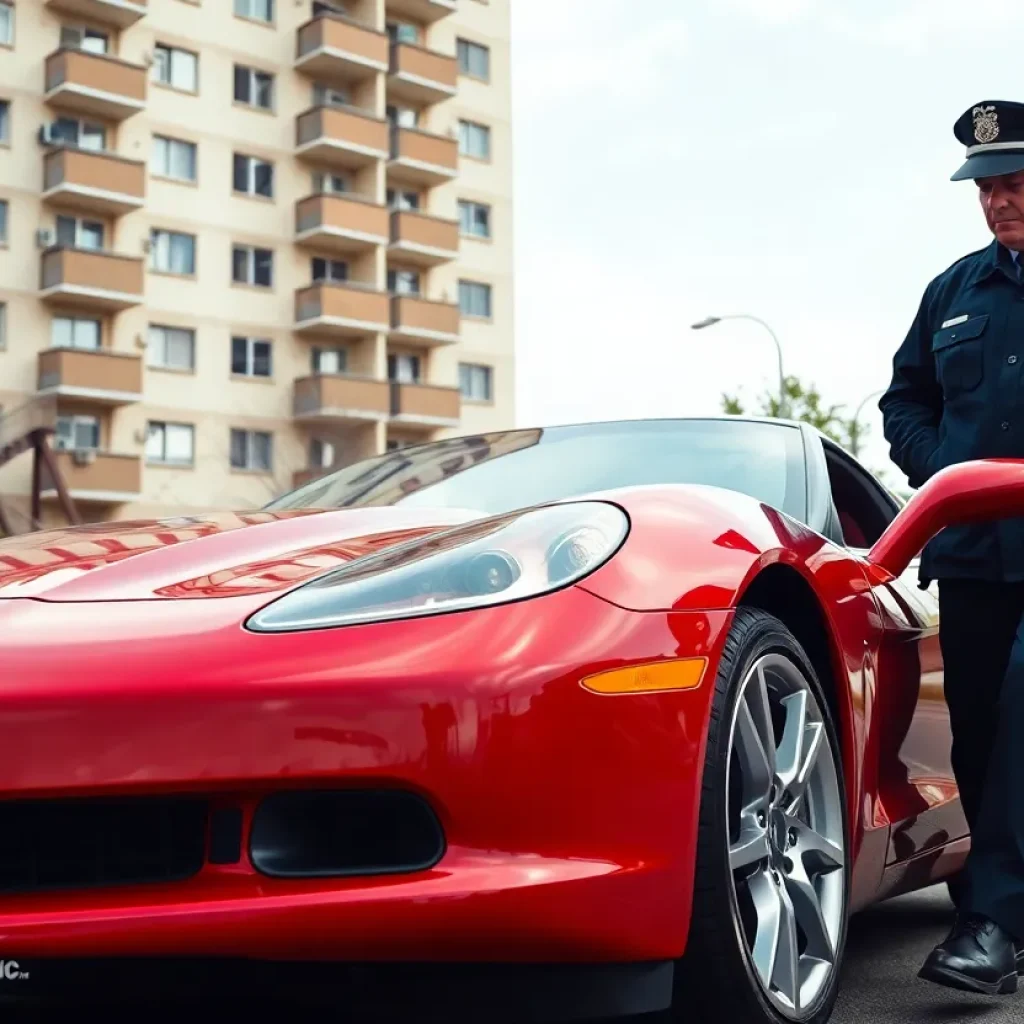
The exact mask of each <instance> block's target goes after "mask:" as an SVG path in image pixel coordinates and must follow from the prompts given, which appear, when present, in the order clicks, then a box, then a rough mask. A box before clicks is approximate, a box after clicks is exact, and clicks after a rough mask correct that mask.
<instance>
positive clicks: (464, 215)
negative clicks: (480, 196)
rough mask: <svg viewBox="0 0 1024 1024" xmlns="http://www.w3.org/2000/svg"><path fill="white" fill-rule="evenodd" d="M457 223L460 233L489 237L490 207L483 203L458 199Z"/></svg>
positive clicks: (476, 236)
mask: <svg viewBox="0 0 1024 1024" xmlns="http://www.w3.org/2000/svg"><path fill="white" fill-rule="evenodd" d="M459 225H460V229H461V231H462V233H463V234H464V235H469V236H470V237H471V238H490V237H491V208H490V207H489V206H487V205H485V204H484V203H473V202H470V201H469V200H466V199H460V200H459Z"/></svg>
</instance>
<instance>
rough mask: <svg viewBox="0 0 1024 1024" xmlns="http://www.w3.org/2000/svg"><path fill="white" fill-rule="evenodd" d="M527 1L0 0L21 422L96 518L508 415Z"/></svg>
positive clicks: (26, 462) (4, 174) (12, 355)
mask: <svg viewBox="0 0 1024 1024" xmlns="http://www.w3.org/2000/svg"><path fill="white" fill-rule="evenodd" d="M509 2H510V0H347V2H344V3H340V2H339V3H330V4H327V3H320V2H315V0H287V2H286V0H14V2H13V3H12V2H11V0H0V405H2V407H3V412H4V413H5V414H7V418H6V426H4V427H3V431H4V434H5V436H4V437H0V447H2V445H3V443H5V442H9V441H11V440H13V439H14V435H15V434H17V433H20V431H21V426H20V425H19V424H21V423H22V422H23V421H26V420H27V419H33V420H34V419H40V417H41V420H40V421H41V422H42V421H45V420H46V419H47V417H51V418H52V424H51V425H52V426H53V428H54V430H55V434H54V436H53V439H52V444H53V446H54V448H56V449H57V454H56V458H57V462H58V464H59V465H60V468H61V471H62V475H63V477H64V479H65V481H66V484H67V487H68V488H69V490H70V493H71V496H72V497H73V499H74V501H75V504H76V507H77V509H78V511H79V513H80V515H81V517H82V519H83V520H86V521H95V520H104V519H111V518H124V517H130V518H134V517H138V516H150V515H175V514H188V513H193V512H198V511H202V510H206V509H213V508H250V507H254V506H258V505H261V504H263V503H265V502H266V501H268V500H269V499H270V498H271V497H273V496H275V495H277V494H280V493H282V492H283V491H285V490H288V489H290V488H291V487H292V486H293V484H294V483H298V482H302V481H304V480H306V479H309V478H310V477H312V476H316V475H319V474H321V473H323V472H325V471H326V469H327V468H328V467H331V466H337V465H345V464H348V463H351V462H353V461H355V460H357V459H360V458H363V457H366V456H369V455H373V454H376V453H381V452H384V451H387V450H389V449H394V448H398V447H401V446H403V445H406V444H410V443H416V442H419V441H422V440H427V439H431V438H437V437H446V436H452V435H456V434H463V433H468V432H475V431H478V430H492V429H493V430H500V429H506V428H509V427H512V426H513V425H514V338H513V327H514V325H513V318H512V309H513V275H512V259H513V257H512V252H513V248H512V246H513V240H512V152H511V147H512V137H511V86H510V72H509ZM26 403H29V404H28V405H26ZM0 422H3V421H0ZM31 488H32V456H31V455H30V454H26V453H22V454H20V455H17V456H15V457H13V458H9V459H8V461H7V462H6V464H5V465H3V466H2V467H0V501H3V503H4V505H5V506H6V507H8V508H11V507H15V508H16V509H17V515H18V516H19V517H20V518H21V520H22V521H24V517H25V515H26V510H27V509H28V508H29V504H28V495H29V493H30V491H31ZM47 488H48V485H47V483H46V481H45V480H44V487H43V491H42V508H43V516H42V520H43V523H44V524H46V523H49V522H59V521H62V514H61V512H60V508H59V506H58V505H57V503H56V501H55V500H54V492H53V489H52V487H51V488H49V489H47Z"/></svg>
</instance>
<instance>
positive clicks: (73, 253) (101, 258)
mask: <svg viewBox="0 0 1024 1024" xmlns="http://www.w3.org/2000/svg"><path fill="white" fill-rule="evenodd" d="M40 278H41V280H40V286H39V287H40V298H41V299H43V300H44V301H49V302H57V303H60V304H62V305H75V306H78V307H79V308H82V309H94V310H106V311H108V312H116V311H117V310H121V309H128V308H129V307H130V306H138V305H140V304H141V303H142V298H143V293H144V279H145V272H144V268H143V263H142V258H141V257H134V256H120V255H118V254H116V253H112V252H102V251H99V250H94V249H72V248H69V247H67V246H57V247H56V248H53V249H47V250H46V251H45V252H44V253H43V256H42V266H41V274H40Z"/></svg>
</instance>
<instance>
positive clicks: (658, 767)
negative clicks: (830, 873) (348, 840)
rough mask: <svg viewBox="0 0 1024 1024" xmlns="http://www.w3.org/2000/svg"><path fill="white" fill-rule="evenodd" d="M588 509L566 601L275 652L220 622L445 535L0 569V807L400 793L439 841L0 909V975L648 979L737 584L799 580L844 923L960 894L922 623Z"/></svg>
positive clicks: (79, 544) (671, 950)
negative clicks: (329, 869)
mask: <svg viewBox="0 0 1024 1024" xmlns="http://www.w3.org/2000/svg"><path fill="white" fill-rule="evenodd" d="M606 500H610V499H606ZM614 501H615V502H616V503H618V504H620V505H621V507H623V508H624V509H625V510H626V511H627V512H628V515H629V517H630V521H631V529H630V533H629V536H628V538H627V540H626V542H625V544H624V545H623V547H622V549H621V550H620V551H619V552H618V554H617V555H616V556H615V557H614V558H613V559H612V560H611V561H610V562H608V563H607V564H606V565H605V566H603V567H602V568H601V569H599V570H598V571H597V572H595V573H593V574H592V575H590V576H589V577H587V578H586V579H585V580H583V581H582V582H581V583H579V584H577V585H575V586H571V587H568V588H566V589H563V590H561V591H558V592H555V593H552V594H548V595H546V596H543V597H540V598H537V599H534V600H527V601H520V602H517V603H512V604H507V605H499V606H496V607H492V608H487V609H481V610H476V611H466V612H459V613H454V614H446V615H438V616H432V617H424V618H418V619H410V620H405V621H397V622H389V623H382V624H376V625H360V626H350V627H345V628H339V629H324V630H316V631H308V632H298V633H284V634H276V635H268V634H254V633H252V632H249V631H247V630H246V629H244V628H243V625H242V623H243V622H244V621H245V619H246V618H247V617H248V616H249V615H250V614H251V613H252V612H254V611H255V610H257V609H258V608H260V607H262V606H263V605H265V604H266V603H268V601H270V600H271V599H273V598H275V597H276V596H278V595H279V593H280V592H281V591H283V590H285V589H287V588H289V587H292V586H295V585H296V584H297V583H299V582H301V581H302V580H304V579H307V578H311V577H312V576H313V575H315V574H317V573H319V572H322V571H323V570H324V568H325V567H330V566H332V565H337V564H342V563H343V562H344V561H346V560H348V559H351V558H353V557H356V556H358V555H359V554H362V553H366V552H369V551H373V550H379V549H380V548H381V547H383V546H387V545H389V544H392V543H395V542H396V541H397V540H401V539H405V538H409V537H414V536H419V535H422V534H423V533H425V532H429V531H431V530H436V529H442V528H445V527H448V526H452V525H455V524H457V523H459V522H463V521H466V519H467V518H469V516H470V515H471V514H470V513H463V512H459V511H448V512H445V511H438V510H427V511H423V510H419V511H417V510H406V511H403V510H401V509H396V508H364V509H357V510H349V511H341V512H316V513H299V514H283V515H273V514H267V513H254V514H252V515H249V516H240V517H211V518H208V519H200V520H196V521H191V522H186V523H178V524H172V525H168V524H167V523H136V524H120V525H111V526H110V527H109V528H106V529H100V528H96V527H84V528H80V529H68V530H63V531H52V532H50V533H41V534H35V535H32V536H30V537H27V538H19V539H17V540H15V541H11V542H5V543H3V544H0V565H3V566H4V569H3V570H2V571H0V636H2V638H3V639H2V640H0V656H2V665H3V672H2V674H0V791H2V792H3V794H4V796H5V797H8V798H9V797H11V796H18V797H29V796H31V797H39V796H44V795H45V796H70V795H76V796H84V795H97V794H131V793H153V794H155V793H165V792H175V793H189V792H202V793H207V794H210V795H212V796H213V797H214V798H215V800H216V801H218V802H220V803H224V804H237V805H239V806H241V807H242V808H243V812H244V815H245V820H246V821H248V820H249V819H250V817H251V814H252V810H253V807H254V806H255V804H256V802H257V801H258V799H259V798H260V797H262V796H264V795H266V794H268V793H270V792H275V791H280V790H282V789H288V788H299V787H318V786H331V785H334V786H337V785H343V786H350V787H352V786H360V785H363V784H366V783H374V784H378V785H383V786H395V787H401V788H404V789H409V790H412V791H415V792H418V793H420V794H422V795H424V796H425V797H426V798H427V799H428V800H429V801H430V802H431V804H432V806H433V807H434V809H435V810H436V812H437V813H438V815H439V817H440V820H441V822H442V825H443V828H444V832H445V836H446V841H447V848H446V851H445V854H444V856H443V858H442V859H441V860H440V862H439V863H438V864H437V865H436V866H435V867H433V868H431V869H429V870H426V871H422V872H418V873H414V874H411V875H396V876H385V877H375V878H369V879H368V878H349V879H332V880H324V879H311V880H302V881H296V880H287V879H278V878H269V877H267V876H265V875H261V874H259V873H257V872H256V871H255V870H254V869H253V867H252V865H251V863H250V862H249V861H248V859H247V856H246V855H245V853H244V852H243V856H242V859H241V861H240V862H239V863H237V864H231V865H219V866H218V865H212V864H207V865H205V866H204V868H203V869H202V871H201V872H200V873H199V874H198V875H197V876H195V877H194V878H192V879H190V880H187V881H183V882H179V883H174V884H173V885H167V886H155V887H154V886H140V887H135V888H116V889H97V890H95V891H76V892H72V893H66V892H62V893H32V894H28V895H18V896H3V895H0V948H3V949H5V950H7V949H10V950H12V951H13V950H16V951H17V953H18V955H20V956H23V957H29V956H67V957H71V956H80V955H83V954H84V953H85V952H86V951H87V952H88V955H90V956H123V955H138V954H153V955H173V954H181V953H186V952H187V953H188V954H189V955H211V956H213V955H218V956H230V955H238V956H251V957H267V958H274V959H289V958H295V959H304V958H309V957H316V958H320V959H323V958H328V959H332V958H337V959H358V960H365V959H373V960H405V959H426V958H429V959H431V960H451V961H504V962H517V961H538V960H543V961H573V962H601V961H646V960H649V961H659V960H668V959H672V958H676V957H678V956H680V955H681V954H682V953H684V951H685V949H686V944H687V938H688V933H689V913H690V903H691V894H692V889H693V883H694V878H693V872H694V863H695V836H696V824H697V817H698V812H699V800H700V790H701V784H702V771H703V759H704V749H705V742H706V735H707V725H708V711H709V707H710V703H711V699H712V696H713V689H714V684H715V676H716V672H717V666H718V661H719V657H720V654H721V650H722V645H723V643H724V640H725V637H726V634H727V632H728V628H729V625H730V622H731V620H732V616H733V614H734V610H735V607H736V605H737V603H738V602H739V601H741V600H742V599H743V597H744V595H745V593H746V592H747V591H748V589H749V588H750V587H751V586H752V585H753V584H754V583H755V581H756V580H758V579H761V578H762V574H764V573H780V572H783V573H786V574H788V576H787V578H788V579H790V580H799V581H802V582H801V585H802V586H804V587H806V588H807V592H808V593H809V594H810V595H812V596H813V598H814V600H815V601H816V602H817V605H818V607H819V609H820V612H821V617H822V622H823V624H824V626H825V629H826V633H827V656H828V660H829V668H830V670H831V671H830V675H831V677H832V680H831V684H832V685H834V687H835V692H836V707H837V709H838V722H837V727H838V729H839V730H840V733H841V739H842V746H843V754H844V762H845V772H846V784H847V795H848V806H849V818H850V830H851V833H850V834H851V842H852V851H851V852H852V855H853V858H854V867H853V892H852V902H853V906H854V908H857V907H861V906H864V905H865V904H867V903H869V902H871V901H872V900H874V899H876V898H877V897H878V896H879V894H887V893H890V892H894V891H898V890H899V889H900V888H906V887H910V886H912V885H917V884H925V883H926V882H927V881H929V880H931V879H932V878H936V877H941V875H942V874H943V873H944V872H946V871H949V870H951V869H952V868H955V867H956V866H958V863H959V860H960V859H962V856H963V852H964V848H963V843H962V840H963V839H964V836H965V834H966V828H965V826H964V825H963V823H962V814H961V813H960V812H959V801H958V799H957V798H956V793H955V785H954V784H953V782H952V774H951V770H950V767H949V759H948V741H949V736H948V718H946V717H945V708H944V705H943V704H941V699H940V698H941V687H939V689H938V690H937V689H936V686H935V680H936V678H938V677H939V676H940V675H941V658H938V653H937V641H936V639H935V631H934V628H933V627H934V608H933V607H932V606H931V605H929V601H930V600H931V598H930V597H929V595H920V594H916V595H915V593H914V592H913V590H912V588H911V587H910V586H909V584H908V581H907V580H906V579H904V580H900V579H898V578H895V577H892V576H889V577H887V578H885V579H884V581H881V582H880V580H879V577H878V576H877V574H875V573H874V572H873V571H872V570H871V567H870V566H869V564H868V563H867V562H866V561H865V559H864V558H862V557H860V556H859V555H856V554H853V553H850V552H848V551H844V550H842V549H840V548H838V547H836V546H834V545H832V544H831V543H829V542H828V541H826V540H825V539H824V538H823V537H821V536H820V535H818V534H816V533H814V532H813V531H811V530H810V529H808V528H806V527H804V526H802V525H800V524H798V523H797V522H795V521H794V520H792V519H790V518H788V517H786V516H783V515H781V514H780V513H778V512H776V511H774V510H773V509H771V508H768V507H766V506H764V505H762V504H760V503H758V502H756V501H754V500H753V499H749V498H746V497H743V496H740V495H737V494H731V493H727V492H723V491H717V490H714V489H710V488H700V487H665V488H660V487H647V488H637V489H634V490H625V491H622V492H618V493H616V494H615V495H614ZM921 651H924V652H925V658H924V660H923V661H922V660H921ZM696 656H703V657H707V658H708V659H709V665H708V669H707V672H706V674H705V676H704V679H703V680H702V683H701V685H700V686H699V687H697V688H696V689H693V690H688V691H680V692H665V693H659V694H635V695H633V694H631V695H620V696H614V697H610V696H603V695H597V694H595V693H592V692H590V691H588V690H586V689H584V688H583V687H582V686H581V685H580V681H581V680H582V679H583V678H584V677H585V676H588V675H591V674H593V673H596V672H600V671H603V670H606V669H610V668H620V667H624V666H628V665H632V664H645V663H649V662H654V661H665V660H671V659H678V658H689V657H696ZM937 658H938V662H936V659H937ZM921 679H923V680H924V681H925V683H926V684H927V685H926V686H923V687H922V686H919V685H918V684H919V683H920V681H921ZM958 814H959V815H960V817H959V818H958ZM895 823H899V825H900V828H899V830H898V834H897V835H895V837H894V831H893V825H894V824H895ZM922 852H925V853H928V854H929V855H928V856H926V857H923V858H921V857H918V856H917V855H919V854H920V853H922ZM915 858H916V859H915Z"/></svg>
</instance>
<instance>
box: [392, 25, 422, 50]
mask: <svg viewBox="0 0 1024 1024" xmlns="http://www.w3.org/2000/svg"><path fill="white" fill-rule="evenodd" d="M387 30H388V38H389V39H390V40H391V42H393V43H413V44H414V45H418V44H419V41H420V30H419V29H418V28H417V27H416V26H415V25H410V24H409V22H407V21H389V22H388V23H387Z"/></svg>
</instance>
